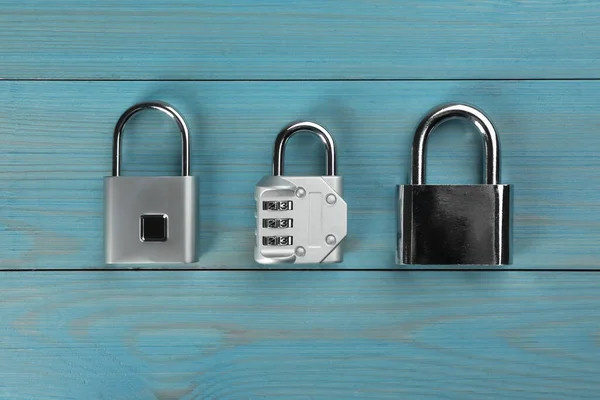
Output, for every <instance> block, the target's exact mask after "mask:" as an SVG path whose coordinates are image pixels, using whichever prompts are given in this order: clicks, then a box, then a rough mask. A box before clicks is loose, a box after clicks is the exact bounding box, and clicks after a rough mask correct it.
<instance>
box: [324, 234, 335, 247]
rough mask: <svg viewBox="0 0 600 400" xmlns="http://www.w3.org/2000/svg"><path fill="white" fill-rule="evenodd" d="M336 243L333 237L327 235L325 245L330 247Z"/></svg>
mask: <svg viewBox="0 0 600 400" xmlns="http://www.w3.org/2000/svg"><path fill="white" fill-rule="evenodd" d="M336 242H337V239H336V238H335V236H333V235H327V237H326V238H325V243H327V244H328V245H330V246H333V245H334V244H335V243H336Z"/></svg>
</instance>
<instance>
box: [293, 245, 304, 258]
mask: <svg viewBox="0 0 600 400" xmlns="http://www.w3.org/2000/svg"><path fill="white" fill-rule="evenodd" d="M295 253H296V255H297V256H298V257H304V256H305V255H306V249H305V248H304V247H302V246H298V247H296V251H295Z"/></svg>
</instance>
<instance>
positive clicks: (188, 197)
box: [104, 102, 197, 264]
mask: <svg viewBox="0 0 600 400" xmlns="http://www.w3.org/2000/svg"><path fill="white" fill-rule="evenodd" d="M146 109H154V110H158V111H162V112H163V113H165V114H167V115H168V116H169V117H171V118H172V119H173V120H174V121H175V122H176V123H177V126H178V127H179V131H180V133H181V151H182V158H181V175H182V176H153V177H141V176H125V177H124V176H120V175H121V138H122V135H123V129H124V127H125V125H126V124H127V122H128V121H129V119H130V118H131V117H133V116H134V115H135V114H137V113H138V112H140V111H142V110H146ZM112 169H113V171H112V176H109V177H106V178H105V179H104V207H105V256H106V263H108V264H115V263H118V264H122V263H124V264H140V263H145V264H147V263H191V262H194V261H196V209H197V193H196V190H197V184H196V178H195V177H193V176H190V140H189V132H188V128H187V125H186V123H185V121H184V119H183V117H182V116H181V115H180V114H179V112H177V110H176V109H175V108H173V107H172V106H170V105H169V104H166V103H163V102H147V103H140V104H136V105H134V106H132V107H131V108H129V109H128V110H127V111H125V113H124V114H123V115H122V116H121V118H120V119H119V121H118V122H117V125H116V126H115V131H114V138H113V165H112Z"/></svg>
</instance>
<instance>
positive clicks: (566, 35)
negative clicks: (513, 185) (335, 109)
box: [0, 0, 600, 80]
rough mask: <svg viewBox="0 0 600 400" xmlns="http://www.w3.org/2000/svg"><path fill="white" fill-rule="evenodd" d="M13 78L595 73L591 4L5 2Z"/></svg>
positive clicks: (7, 72) (7, 59)
mask: <svg viewBox="0 0 600 400" xmlns="http://www.w3.org/2000/svg"><path fill="white" fill-rule="evenodd" d="M0 10H1V12H0V43H2V46H0V60H1V68H0V77H1V78H9V79H23V78H28V79H29V78H36V79H37V78H46V79H48V78H50V79H54V78H57V79H72V78H80V79H90V78H93V79H106V78H108V79H158V80H161V79H375V78H376V79H457V78H461V79H463V78H467V79H482V78H503V79H508V78H510V79H523V78H534V79H535V78H600V75H599V72H598V68H597V64H598V61H599V60H600V44H599V41H598V40H597V38H598V37H599V36H600V24H598V23H597V21H598V18H599V17H600V6H599V5H598V2H596V1H593V0H573V1H562V0H543V1H509V0H486V1H461V0H453V1H447V0H436V1H427V2H422V1H418V0H408V1H381V0H380V1H361V0H350V1H345V2H343V3H339V2H324V1H320V0H305V1H302V2H294V3H290V2H289V1H275V0H267V1H261V2H256V1H244V0H238V1H224V0H221V1H211V2H202V1H198V0H185V1H177V2H168V1H164V0H145V1H143V2H140V1H136V0H104V1H94V0H60V1H58V0H23V1H18V2H14V1H8V0H2V1H0Z"/></svg>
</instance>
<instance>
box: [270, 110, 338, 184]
mask: <svg viewBox="0 0 600 400" xmlns="http://www.w3.org/2000/svg"><path fill="white" fill-rule="evenodd" d="M300 131H308V132H311V133H313V134H315V135H317V136H318V137H319V139H321V141H322V142H323V144H324V145H325V151H326V152H327V160H326V167H325V175H328V176H334V175H335V173H336V160H335V144H334V142H333V137H332V136H331V134H330V133H329V132H328V131H327V129H325V128H324V127H323V126H321V125H319V124H317V123H314V122H309V121H306V122H294V123H292V124H290V125H288V126H286V127H285V128H283V129H282V130H281V132H279V135H277V139H275V148H274V150H273V176H280V175H283V163H284V157H285V144H286V143H287V141H288V139H289V138H291V137H292V136H293V135H294V134H295V133H297V132H300Z"/></svg>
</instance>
